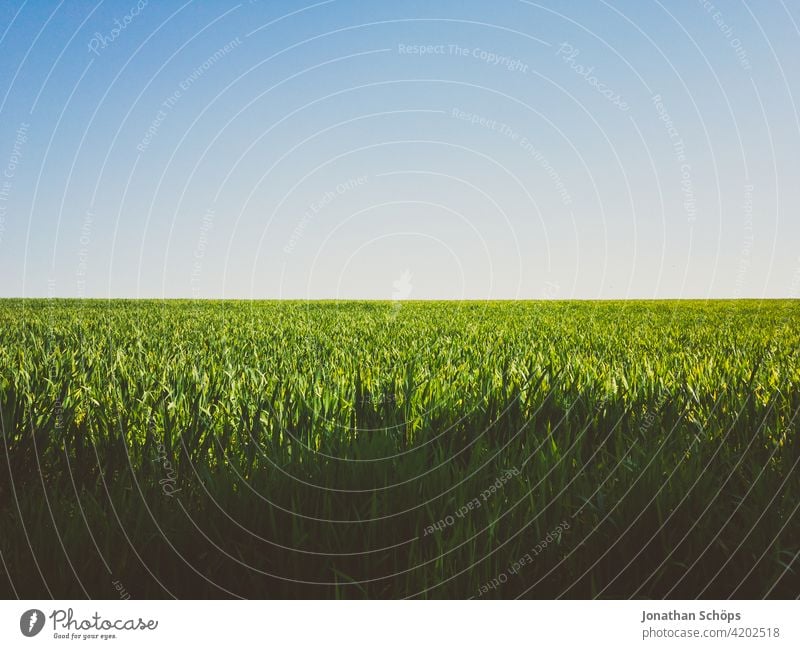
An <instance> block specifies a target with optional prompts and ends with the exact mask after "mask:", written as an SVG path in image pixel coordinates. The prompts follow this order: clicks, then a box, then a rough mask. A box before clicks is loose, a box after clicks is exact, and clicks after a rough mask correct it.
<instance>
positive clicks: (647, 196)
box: [0, 0, 800, 299]
mask: <svg viewBox="0 0 800 649" xmlns="http://www.w3.org/2000/svg"><path fill="white" fill-rule="evenodd" d="M798 24H800V7H798V5H797V3H794V2H785V1H781V0H774V1H773V0H769V1H767V0H763V1H758V2H721V1H720V2H718V3H712V2H710V1H707V0H692V1H690V0H682V1H678V2H669V3H667V2H650V1H647V0H645V1H636V2H634V1H625V2H621V1H610V0H609V1H608V2H602V1H597V2H596V1H587V2H552V1H551V2H544V1H543V2H521V1H516V0H515V1H510V0H509V1H505V0H500V1H497V2H489V1H481V2H469V1H467V2H405V3H389V2H374V1H373V2H359V1H349V0H347V1H346V0H332V1H329V2H309V1H305V2H282V1H280V2H242V3H238V4H237V3H225V2H214V3H200V2H186V3H180V2H154V1H153V0H150V1H149V2H146V1H145V0H141V1H139V2H138V4H137V2H133V1H132V0H121V1H119V2H101V3H97V4H95V3H92V2H62V3H58V2H45V1H37V2H32V1H29V2H4V3H3V4H2V7H0V36H1V37H2V40H1V41H0V54H1V55H2V59H3V62H4V63H3V66H2V69H0V91H2V92H1V93H0V101H1V102H2V103H0V114H1V118H0V166H2V171H0V173H1V174H2V178H0V219H1V220H0V277H2V283H0V295H2V296H31V297H33V296H46V295H53V296H64V297H68V296H83V297H100V298H105V297H226V298H277V297H284V298H289V297H291V298H335V297H338V298H375V299H403V298H412V299H413V298H419V299H430V298H450V299H459V298H477V299H482V298H543V297H545V298H651V297H655V298H672V297H699V298H707V297H800V245H798V244H799V243H800V218H799V217H798V215H800V189H799V188H798V182H797V179H798V177H800V118H799V117H798V113H800V109H798V106H797V102H796V101H795V99H796V97H797V96H798V92H799V91H800V73H799V72H798V68H797V61H799V60H800V30H799V28H798Z"/></svg>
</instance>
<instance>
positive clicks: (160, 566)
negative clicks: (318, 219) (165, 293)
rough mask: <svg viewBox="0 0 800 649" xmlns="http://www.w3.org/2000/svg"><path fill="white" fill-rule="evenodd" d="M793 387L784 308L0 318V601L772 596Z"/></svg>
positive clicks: (799, 399) (188, 308) (153, 309)
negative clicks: (120, 597)
mask: <svg viewBox="0 0 800 649" xmlns="http://www.w3.org/2000/svg"><path fill="white" fill-rule="evenodd" d="M799 387H800V305H799V304H798V302H796V301H763V302H755V301H737V302H732V301H730V302H728V301H720V302H694V301H687V302H488V303H480V302H463V303H462V302H450V303H443V302H438V303H437V302H427V303H425V302H407V303H406V302H404V303H402V304H392V303H389V302H384V303H381V302H340V303H336V302H252V303H251V302H191V301H170V302H155V301H153V302H147V301H111V302H103V301H60V300H49V301H48V300H27V301H21V300H5V301H0V418H1V419H2V437H3V439H2V466H0V530H2V533H1V534H0V553H1V554H0V558H2V563H0V595H3V596H6V597H9V596H19V597H25V598H42V597H48V596H54V597H59V598H68V597H69V598H71V597H87V596H90V597H93V598H116V597H118V589H119V588H120V587H122V588H124V589H125V591H126V592H127V593H130V595H131V597H134V598H138V597H170V596H177V597H231V596H242V597H263V598H268V597H344V598H350V597H357V598H361V597H373V598H375V597H429V598H441V597H459V598H461V597H486V598H493V597H503V598H508V597H517V596H523V597H534V598H551V597H559V596H560V597H568V598H571V597H582V598H583V597H615V598H618V597H642V598H645V597H648V598H649V597H681V598H693V597H698V596H699V597H715V598H724V597H728V596H733V597H762V596H769V597H786V596H792V597H795V596H797V595H798V594H800V558H798V557H797V555H798V552H800V512H798V507H799V506H800V471H799V470H798V460H800V438H799V437H798V419H799V418H798V409H800V390H798V388H799ZM492 485H494V487H492ZM470 503H471V506H470ZM448 517H450V518H448ZM114 582H115V583H114Z"/></svg>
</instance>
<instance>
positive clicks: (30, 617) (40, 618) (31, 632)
mask: <svg viewBox="0 0 800 649" xmlns="http://www.w3.org/2000/svg"><path fill="white" fill-rule="evenodd" d="M43 627H44V613H42V612H41V611H40V610H39V609H38V608H32V609H31V610H30V611H25V612H24V613H23V614H22V617H20V618H19V630H20V631H22V635H24V636H25V637H27V638H32V637H33V636H35V635H36V634H37V633H39V631H41V630H42V628H43Z"/></svg>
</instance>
